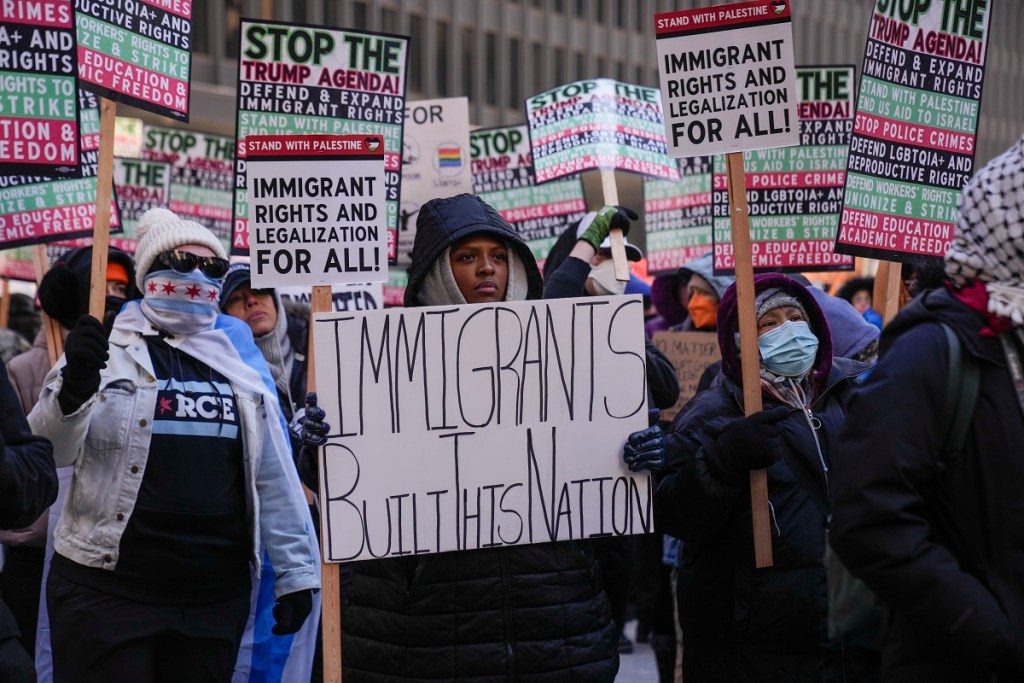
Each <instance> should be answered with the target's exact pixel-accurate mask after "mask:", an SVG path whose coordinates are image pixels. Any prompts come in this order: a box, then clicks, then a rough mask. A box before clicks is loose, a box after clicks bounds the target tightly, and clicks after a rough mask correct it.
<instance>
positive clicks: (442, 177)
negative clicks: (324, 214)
mask: <svg viewBox="0 0 1024 683" xmlns="http://www.w3.org/2000/svg"><path fill="white" fill-rule="evenodd" d="M472 191H473V179H472V176H471V174H470V166H469V100H468V99H466V98H465V97H452V98H448V99H441V100H418V101H416V102H409V103H407V105H406V108H405V131H404V132H403V134H402V204H401V207H400V209H399V218H400V225H399V229H398V259H397V263H396V265H399V266H402V267H408V265H409V254H410V252H412V245H413V243H414V242H415V241H416V216H417V215H418V213H419V210H420V207H421V206H422V205H423V203H424V202H426V201H428V200H430V199H436V198H438V197H454V196H455V195H457V194H461V193H463V192H472Z"/></svg>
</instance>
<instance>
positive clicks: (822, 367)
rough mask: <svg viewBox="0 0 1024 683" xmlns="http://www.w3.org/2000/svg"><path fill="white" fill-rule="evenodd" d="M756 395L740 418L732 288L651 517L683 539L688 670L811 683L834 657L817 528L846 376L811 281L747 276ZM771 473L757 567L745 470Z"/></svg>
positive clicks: (709, 676) (822, 523)
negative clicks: (768, 538) (762, 559)
mask: <svg viewBox="0 0 1024 683" xmlns="http://www.w3.org/2000/svg"><path fill="white" fill-rule="evenodd" d="M754 283H755V285H754V288H755V292H756V304H755V310H756V320H757V331H758V349H759V352H760V358H761V362H760V376H761V394H762V398H763V401H764V407H765V410H764V411H763V412H760V413H756V414H754V415H752V416H749V417H744V414H743V408H742V406H743V403H744V398H743V388H742V379H741V366H740V358H739V348H738V347H739V335H738V331H739V322H738V313H737V299H736V287H735V285H732V286H730V287H729V289H727V290H726V292H725V294H724V295H723V296H722V300H721V303H720V305H719V308H718V330H717V332H718V343H719V346H720V347H721V350H722V374H721V375H720V381H716V382H715V383H714V384H713V385H712V386H711V387H710V388H709V389H708V390H707V391H704V392H702V393H699V394H697V396H696V397H694V399H693V400H692V401H691V402H690V403H688V404H687V405H686V406H685V407H684V408H683V410H682V411H681V412H680V414H679V415H678V416H677V417H676V419H675V421H674V422H673V424H672V427H671V430H670V431H669V432H668V433H667V434H666V437H665V438H666V451H667V464H666V470H665V471H664V472H663V474H662V476H661V477H660V480H661V481H660V483H659V487H658V490H657V492H656V493H655V519H656V520H657V522H656V524H657V525H658V527H659V528H660V529H661V530H662V531H663V532H666V533H668V534H671V535H672V536H674V537H677V538H679V539H681V540H682V541H683V561H682V568H681V569H680V572H679V584H678V608H679V616H680V621H681V625H682V633H683V679H684V680H696V681H702V682H706V681H740V680H742V681H748V680H749V681H763V682H772V681H780V682H781V681H785V682H786V683H792V682H793V681H820V680H822V676H823V675H824V674H825V671H826V668H827V666H828V665H829V653H828V647H827V626H826V607H827V595H826V575H825V567H824V557H825V541H826V529H827V525H828V518H829V503H828V490H827V487H828V476H829V460H830V454H831V452H832V450H833V449H834V447H835V444H834V443H833V438H834V436H835V434H836V433H837V430H838V428H839V425H840V423H841V422H842V419H843V407H842V401H843V400H844V398H845V395H846V394H847V392H848V390H849V389H850V387H851V386H852V384H851V381H852V380H853V378H855V377H856V376H857V375H858V374H860V373H861V372H863V370H864V369H866V367H867V366H866V365H865V364H862V363H857V362H855V361H851V360H847V359H843V358H833V353H832V340H831V336H830V334H829V328H828V324H827V322H826V320H825V317H824V315H823V314H822V312H821V309H820V308H819V306H818V304H817V303H816V302H815V300H814V297H813V296H812V295H811V293H810V292H808V291H807V289H806V288H804V287H803V286H801V285H800V284H798V283H796V282H794V281H793V280H791V279H790V278H788V277H786V276H784V275H778V274H762V275H757V276H755V279H754ZM765 468H766V469H767V476H768V494H769V501H770V512H771V528H772V545H773V552H774V561H775V564H774V566H773V567H772V568H771V569H764V570H758V569H755V564H754V542H753V534H752V528H751V509H750V487H749V473H750V471H751V470H757V469H765Z"/></svg>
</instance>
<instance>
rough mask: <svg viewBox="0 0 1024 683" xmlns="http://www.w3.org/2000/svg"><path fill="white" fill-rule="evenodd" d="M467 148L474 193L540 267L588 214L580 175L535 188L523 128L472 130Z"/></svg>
mask: <svg viewBox="0 0 1024 683" xmlns="http://www.w3.org/2000/svg"><path fill="white" fill-rule="evenodd" d="M469 146H470V149H471V150H472V155H473V192H474V193H475V194H476V195H477V196H478V197H480V199H482V200H484V201H485V202H487V203H488V204H490V205H491V206H493V207H494V208H495V209H496V210H497V211H498V213H500V214H501V215H502V217H503V218H504V219H505V220H507V221H508V222H509V223H511V224H512V227H514V228H515V229H516V232H517V233H519V236H520V237H522V238H523V241H524V242H526V244H527V245H528V246H529V247H530V249H531V251H533V255H534V257H535V258H536V259H537V261H538V262H541V263H543V261H544V259H545V258H546V257H547V255H548V253H549V252H550V251H551V247H552V246H553V245H554V243H555V240H557V239H558V236H559V235H561V234H562V232H563V231H565V229H566V228H568V227H569V226H570V225H572V224H573V223H575V222H576V221H578V220H580V219H581V218H583V214H585V213H586V212H587V205H586V201H585V199H584V195H583V184H582V183H581V182H580V178H579V176H570V177H567V178H561V179H559V180H555V181H552V182H549V183H544V184H543V185H538V184H537V179H536V177H535V175H534V168H533V158H532V155H531V154H530V137H529V133H528V132H527V129H526V126H506V127H503V128H487V129H480V130H474V131H473V132H472V133H470V135H469Z"/></svg>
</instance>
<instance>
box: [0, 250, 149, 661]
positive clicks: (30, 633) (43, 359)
mask: <svg viewBox="0 0 1024 683" xmlns="http://www.w3.org/2000/svg"><path fill="white" fill-rule="evenodd" d="M91 270H92V247H79V248H75V249H71V250H69V251H67V252H66V253H65V254H63V255H62V256H61V257H60V258H59V259H57V261H56V262H55V263H54V264H53V266H52V267H51V268H50V270H48V271H47V272H46V275H44V276H43V279H42V281H41V282H40V283H39V302H40V304H41V305H42V308H43V312H44V313H46V315H47V316H49V317H50V318H51V319H53V320H56V321H57V322H58V323H59V325H60V333H61V341H63V340H64V339H66V338H67V335H68V333H69V332H70V331H71V328H72V327H74V326H75V322H76V321H77V320H78V318H79V317H81V316H83V315H85V314H86V313H88V310H89V283H90V276H89V274H90V272H91ZM134 280H135V265H134V264H133V263H132V259H131V257H130V256H129V255H128V254H126V253H125V252H123V251H121V250H120V249H117V248H116V247H110V250H109V252H108V255H107V274H106V300H105V311H106V315H105V318H107V319H108V320H109V321H110V324H113V317H114V316H115V315H117V312H118V311H120V310H121V306H123V305H124V302H125V300H126V299H137V298H139V297H140V296H141V293H140V292H139V291H138V289H137V288H136V286H135V282H134ZM49 371H50V354H49V351H48V350H47V348H46V335H45V334H44V332H43V331H42V330H39V331H38V333H37V334H36V337H35V342H34V343H33V345H32V348H30V349H29V350H28V351H26V352H25V353H23V354H21V355H20V356H18V357H16V358H15V359H14V360H12V361H11V362H10V363H8V364H7V373H8V375H10V380H11V386H12V387H13V388H14V391H15V392H16V393H17V395H18V398H19V400H20V402H21V407H22V410H24V412H25V413H29V412H30V411H31V410H32V408H33V407H34V406H35V404H36V400H37V399H38V398H39V394H40V392H41V391H42V390H43V380H44V379H45V377H46V373H48V372H49ZM69 477H70V474H66V475H61V491H62V492H63V490H64V488H65V486H66V480H67V479H68V478H69ZM61 500H62V496H61V497H58V501H57V502H58V504H59V503H60V501H61ZM48 517H49V514H48V513H46V512H44V513H43V514H42V515H40V516H39V518H38V519H36V520H35V521H34V522H33V523H32V525H31V526H29V527H27V528H24V529H12V530H10V531H0V542H2V543H3V544H4V546H5V550H6V557H5V560H4V567H3V573H2V574H0V590H2V591H3V592H4V594H5V595H7V596H8V606H9V607H10V608H11V612H12V613H13V614H14V617H15V619H17V621H18V627H19V628H20V629H21V643H22V645H24V647H25V650H26V651H27V652H28V653H29V654H30V655H32V656H33V657H34V656H35V651H36V647H35V644H36V627H37V622H38V616H39V596H40V590H41V584H42V578H43V567H44V564H45V558H44V551H45V547H46V540H47V533H46V532H47V527H48V524H47V521H48Z"/></svg>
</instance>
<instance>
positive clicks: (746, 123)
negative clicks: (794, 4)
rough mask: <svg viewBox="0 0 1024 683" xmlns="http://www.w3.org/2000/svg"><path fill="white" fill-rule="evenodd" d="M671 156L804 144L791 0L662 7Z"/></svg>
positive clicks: (658, 25) (658, 29) (658, 33)
mask: <svg viewBox="0 0 1024 683" xmlns="http://www.w3.org/2000/svg"><path fill="white" fill-rule="evenodd" d="M654 26H655V38H656V45H657V51H658V61H659V66H660V68H659V73H660V75H661V96H662V102H664V106H665V130H666V139H667V141H668V150H669V156H672V157H693V156H699V155H702V154H724V153H726V152H742V151H745V150H750V149H766V148H769V147H786V146H789V145H796V144H799V130H798V127H797V91H796V79H795V78H794V62H793V27H792V20H791V17H790V8H789V0H753V1H751V2H738V3H735V4H731V5H716V6H713V7H701V8H698V9H689V10H681V11H678V12H668V13H665V14H657V15H655V17H654Z"/></svg>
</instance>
